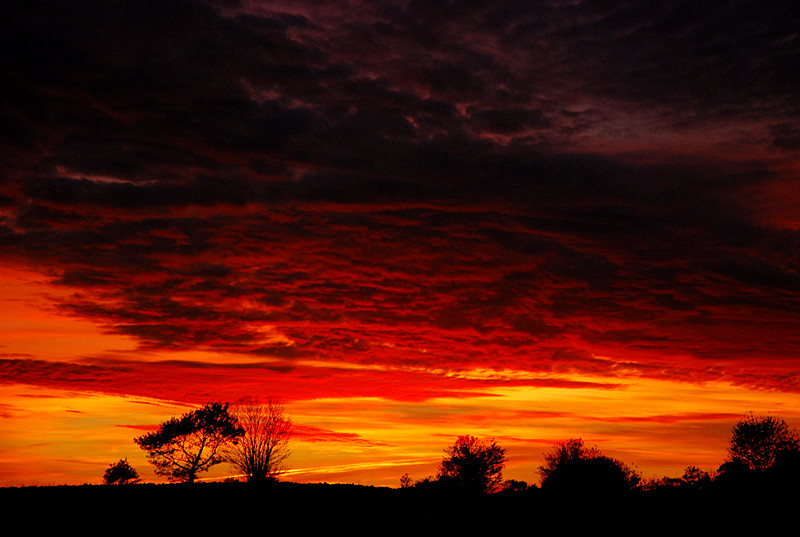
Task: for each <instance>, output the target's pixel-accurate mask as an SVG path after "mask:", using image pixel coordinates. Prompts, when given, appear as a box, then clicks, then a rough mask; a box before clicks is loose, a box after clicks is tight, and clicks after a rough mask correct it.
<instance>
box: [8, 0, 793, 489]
mask: <svg viewBox="0 0 800 537" xmlns="http://www.w3.org/2000/svg"><path fill="white" fill-rule="evenodd" d="M798 28H800V4H794V3H791V2H770V3H766V4H765V3H763V2H755V1H739V0H730V1H724V2H723V1H719V2H707V1H698V0H690V1H678V0H676V1H656V2H649V1H648V2H645V1H638V2H637V1H594V2H589V1H581V0H573V1H555V0H551V1H537V2H530V1H510V0H509V1H505V0H502V1H497V2H474V1H468V0H464V1H437V2H428V1H410V0H409V1H399V0H386V1H381V2H366V1H356V0H353V1H345V0H343V1H341V2H320V1H313V0H292V1H280V0H275V1H269V2H266V1H258V0H241V1H236V0H197V1H187V0H175V1H170V2H161V1H157V0H121V1H115V2H106V1H101V0H76V1H72V2H61V1H55V0H54V1H39V2H35V3H32V2H24V1H18V0H10V1H6V2H3V3H2V6H0V36H2V37H0V39H2V43H1V44H0V51H2V52H0V55H2V71H0V72H1V73H2V75H1V76H2V85H3V87H5V88H6V89H7V90H8V91H6V92H4V93H5V96H3V97H0V103H1V105H0V106H1V108H0V113H1V114H2V126H3V127H2V130H0V137H2V138H1V139H2V145H0V147H1V148H2V150H1V151H2V152H1V153H0V394H2V398H1V399H0V401H2V402H0V420H2V421H0V486H16V485H23V484H24V485H40V484H81V483H100V482H101V480H102V475H103V472H104V470H105V468H107V467H108V466H109V465H110V464H111V463H114V462H116V461H117V460H119V459H120V458H127V459H128V460H129V461H130V462H131V464H132V465H133V466H134V467H136V469H137V470H138V471H139V473H140V475H141V476H142V477H143V478H144V479H145V480H147V481H159V480H160V479H161V478H159V477H157V476H155V474H154V473H153V469H152V467H151V466H150V465H148V463H147V462H146V460H145V456H144V453H143V452H141V450H139V449H138V447H137V446H136V445H135V444H134V443H133V438H134V437H136V436H138V435H140V434H143V433H144V432H148V431H151V430H154V429H155V428H156V427H157V426H158V424H159V423H160V422H162V421H165V420H166V419H169V418H170V417H172V416H177V415H180V414H182V413H184V412H187V411H189V410H191V409H194V408H198V407H199V406H201V405H203V404H204V403H206V402H209V401H229V402H234V401H236V400H237V399H238V398H240V397H244V396H252V397H258V398H266V397H274V398H278V399H280V400H281V401H282V402H283V403H284V405H285V408H286V412H287V415H288V416H289V417H290V418H291V419H292V420H293V423H294V435H293V437H292V441H291V444H290V446H291V449H292V452H293V453H292V456H291V457H290V458H289V460H288V463H289V465H290V466H291V470H290V471H289V472H288V473H287V475H286V477H285V478H286V479H290V480H294V481H299V482H346V483H360V484H365V485H388V486H398V485H399V478H400V476H401V475H403V474H405V473H408V474H409V476H410V477H411V478H412V479H422V478H424V477H426V476H428V475H432V474H434V473H435V472H436V466H437V464H438V462H439V461H440V460H441V457H442V455H443V450H444V448H446V447H447V446H448V445H452V443H453V442H454V441H455V439H456V438H457V437H458V436H459V435H466V434H470V435H474V436H477V437H479V438H482V439H491V438H494V439H495V440H496V441H497V442H498V443H499V444H500V445H501V446H503V447H505V448H506V450H507V459H508V460H507V465H506V469H505V473H504V475H505V476H506V477H507V478H509V479H516V480H524V481H527V482H528V483H537V482H538V474H537V472H536V468H537V466H538V465H539V464H541V463H542V461H543V454H544V453H545V452H546V451H547V450H548V449H549V448H550V446H552V445H553V444H554V443H555V442H558V441H561V440H566V439H568V438H578V437H580V438H582V439H583V440H584V441H585V442H586V443H587V444H590V445H596V446H597V447H598V448H599V449H600V450H601V451H602V452H603V453H604V454H607V455H610V456H614V457H616V458H618V459H620V460H622V461H623V462H625V463H626V464H629V465H631V466H634V467H636V468H637V469H638V470H639V471H641V472H642V474H643V475H644V476H645V477H658V476H665V475H667V476H680V475H681V473H682V471H683V469H684V468H686V467H687V466H689V465H695V466H698V467H700V468H702V469H704V470H707V471H713V470H715V469H716V468H717V467H718V466H719V465H720V464H721V463H722V462H724V459H725V456H726V447H727V443H728V441H729V437H730V430H731V427H732V426H733V425H734V424H735V422H736V421H737V420H738V419H739V418H740V417H742V416H743V415H744V414H745V413H746V412H749V411H753V412H755V413H757V414H768V413H769V414H775V415H778V416H780V417H782V418H785V419H786V420H787V422H788V423H789V424H790V425H791V426H793V427H796V426H800V404H799V403H800V376H798V375H800V331H798V326H799V325H800V274H799V271H800V180H799V179H800V99H798V98H797V96H798V95H800V71H799V70H798V69H797V58H798V57H800V34H799V33H798ZM230 473H231V469H230V468H229V467H225V466H224V465H223V466H220V467H217V468H216V469H214V470H213V471H212V472H210V473H209V475H208V477H210V478H222V477H225V476H227V475H230Z"/></svg>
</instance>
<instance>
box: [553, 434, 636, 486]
mask: <svg viewBox="0 0 800 537" xmlns="http://www.w3.org/2000/svg"><path fill="white" fill-rule="evenodd" d="M544 458H545V463H544V464H543V465H542V466H540V467H539V474H540V475H541V476H542V490H545V491H549V492H555V493H567V494H584V495H599V494H609V493H610V494H619V493H625V492H629V491H631V490H634V489H636V488H638V487H639V484H640V483H641V475H639V473H638V472H636V471H635V470H633V469H631V468H629V467H628V466H626V465H625V464H623V463H622V462H620V461H618V460H616V459H612V458H611V457H606V456H605V455H603V454H602V453H600V450H599V449H597V448H596V447H590V448H587V447H586V446H585V445H584V443H583V440H581V439H580V438H578V439H574V438H573V439H569V440H566V441H564V442H560V443H558V444H556V445H555V446H553V448H552V449H551V450H550V452H548V453H546V454H545V457H544Z"/></svg>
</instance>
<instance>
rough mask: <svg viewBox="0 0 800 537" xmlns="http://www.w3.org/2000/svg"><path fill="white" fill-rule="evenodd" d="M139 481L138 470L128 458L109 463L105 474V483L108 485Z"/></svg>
mask: <svg viewBox="0 0 800 537" xmlns="http://www.w3.org/2000/svg"><path fill="white" fill-rule="evenodd" d="M138 482H139V474H138V472H137V471H136V470H135V469H134V468H133V466H131V465H130V464H129V463H128V459H120V460H119V462H116V463H114V464H111V465H109V467H108V468H106V471H105V473H104V474H103V483H105V484H106V485H129V484H132V483H138Z"/></svg>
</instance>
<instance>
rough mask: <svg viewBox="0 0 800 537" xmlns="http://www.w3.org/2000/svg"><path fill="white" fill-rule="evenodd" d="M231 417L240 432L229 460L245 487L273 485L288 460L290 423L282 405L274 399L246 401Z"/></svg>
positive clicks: (239, 403) (241, 402) (233, 407)
mask: <svg viewBox="0 0 800 537" xmlns="http://www.w3.org/2000/svg"><path fill="white" fill-rule="evenodd" d="M231 414H232V415H233V416H234V418H236V421H237V422H238V424H239V426H240V427H241V428H242V429H243V434H242V436H241V437H240V438H239V439H238V441H237V442H236V444H234V445H232V446H230V447H229V448H228V450H227V458H228V460H229V461H230V462H231V463H232V464H233V465H234V466H235V467H236V468H238V469H239V471H241V472H242V473H243V474H244V475H245V476H246V478H247V481H248V483H252V484H259V483H266V482H268V481H274V480H276V479H277V478H278V476H279V475H280V474H281V473H282V472H283V471H284V470H285V464H284V463H285V461H286V459H287V458H288V457H289V455H290V452H289V448H288V443H289V433H290V431H291V426H292V422H291V420H290V419H289V418H287V417H286V415H285V412H284V408H283V405H281V404H280V403H278V402H277V401H275V400H273V399H269V400H267V402H266V403H260V402H258V401H256V400H254V399H251V398H247V399H243V400H241V401H239V402H238V403H236V404H235V405H233V406H232V407H231Z"/></svg>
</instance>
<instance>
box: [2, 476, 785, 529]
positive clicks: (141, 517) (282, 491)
mask: <svg viewBox="0 0 800 537" xmlns="http://www.w3.org/2000/svg"><path fill="white" fill-rule="evenodd" d="M0 505H1V506H2V509H3V511H5V512H6V514H7V519H8V520H9V521H13V520H17V519H19V520H20V521H22V522H23V525H22V527H23V528H24V529H25V533H30V532H31V531H34V530H42V531H46V530H52V531H59V532H61V531H65V530H69V529H77V530H81V531H83V532H88V533H95V532H96V533H100V532H102V533H112V534H116V533H122V534H124V535H130V534H146V535H165V534H172V533H176V532H180V533H181V534H184V533H185V532H192V533H197V534H200V535H213V534H226V535H227V534H229V533H231V532H247V533H253V534H256V535H259V534H265V533H272V532H274V531H279V532H284V531H287V532H289V531H291V532H292V533H295V532H298V531H300V532H301V533H302V534H306V533H309V532H311V533H317V532H321V531H325V532H327V531H333V530H347V531H348V532H350V533H357V534H362V533H364V534H366V533H370V534H378V535H384V534H389V535H395V534H397V533H403V534H413V535H417V534H431V533H438V532H447V534H452V533H453V532H455V531H457V532H466V533H467V534H468V535H475V534H483V533H486V532H491V533H498V534H508V533H518V532H524V533H526V534H527V533H531V534H534V533H542V532H546V533H550V532H551V531H559V533H563V532H564V531H566V533H567V534H568V535H574V534H578V533H583V532H584V531H595V530H598V529H603V530H606V529H607V530H612V531H614V533H615V535H619V534H624V535H647V534H651V533H653V532H654V531H655V532H656V533H658V534H662V533H663V531H669V532H675V531H680V532H681V533H686V532H688V533H689V534H702V533H712V534H714V535H718V534H720V533H729V534H734V535H736V534H741V533H742V532H743V531H745V530H746V529H748V528H751V529H752V530H753V531H755V532H756V533H757V534H758V535H768V534H770V533H772V531H771V530H772V529H776V528H779V527H780V528H782V527H783V526H784V523H785V522H789V523H790V524H791V527H792V528H794V530H793V531H795V530H796V528H797V522H796V510H797V508H798V505H800V504H799V503H798V496H797V495H796V494H790V495H789V496H786V495H785V493H783V494H782V495H781V496H780V497H777V496H774V495H770V494H763V493H754V492H753V491H742V490H738V491H725V492H724V493H716V494H696V493H691V494H690V493H678V492H672V493H669V494H664V493H661V494H655V493H639V494H634V495H625V496H619V497H612V496H608V495H593V496H590V497H589V496H586V495H581V494H579V493H574V494H567V495H560V496H558V497H555V496H552V495H550V496H548V495H547V494H546V493H545V492H544V491H542V490H540V489H536V488H533V489H529V490H528V491H525V492H515V493H498V494H494V495H490V496H484V497H478V498H474V497H464V496H459V495H455V494H445V493H443V492H442V491H418V490H414V489H392V488H384V487H366V486H359V485H328V484H296V483H276V484H273V485H270V486H267V487H260V488H254V487H250V486H248V485H246V484H241V483H203V484H194V485H178V484H170V485H155V484H140V485H127V486H104V485H82V486H49V487H18V488H14V487H11V488H2V489H0ZM7 527H9V528H13V527H14V525H13V524H9V523H7ZM37 533H38V532H37Z"/></svg>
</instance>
